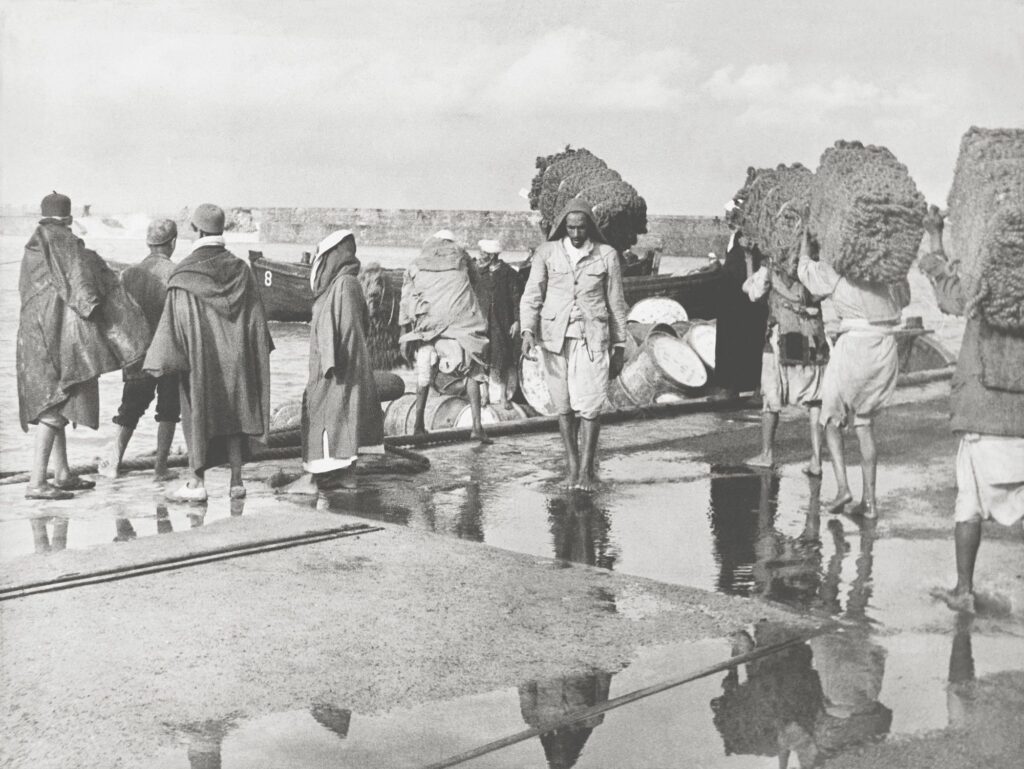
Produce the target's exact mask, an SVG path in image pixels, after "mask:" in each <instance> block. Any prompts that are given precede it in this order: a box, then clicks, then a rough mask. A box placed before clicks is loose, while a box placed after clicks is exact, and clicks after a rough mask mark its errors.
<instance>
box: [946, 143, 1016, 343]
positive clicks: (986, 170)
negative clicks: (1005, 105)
mask: <svg viewBox="0 0 1024 769" xmlns="http://www.w3.org/2000/svg"><path fill="white" fill-rule="evenodd" d="M949 219H950V225H951V233H950V235H951V237H952V246H953V251H954V255H955V256H956V257H957V258H959V259H960V260H961V265H960V271H961V276H962V278H963V281H964V286H963V287H964V289H965V293H966V294H967V296H969V297H972V305H973V306H976V307H978V309H980V310H981V312H982V314H983V315H984V317H985V320H986V321H987V322H988V323H989V324H990V325H992V326H995V327H996V328H999V329H1002V330H1004V331H1010V332H1016V333H1021V332H1024V129H1019V128H1018V129H985V128H971V129H970V130H969V131H968V132H967V133H966V134H964V138H963V140H962V141H961V142H960V156H959V157H958V158H957V161H956V172H955V174H954V176H953V186H952V187H951V188H950V191H949Z"/></svg>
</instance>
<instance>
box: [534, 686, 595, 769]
mask: <svg viewBox="0 0 1024 769" xmlns="http://www.w3.org/2000/svg"><path fill="white" fill-rule="evenodd" d="M611 681H612V674H611V673H602V672H594V673H588V674H583V675H574V676H566V677H565V678H555V679H552V680H548V681H531V682H529V683H527V684H523V685H522V686H520V687H519V710H520V712H521V713H522V714H523V720H524V721H525V722H526V725H527V726H530V727H532V728H534V729H543V728H544V727H545V726H546V725H548V724H551V723H553V722H555V721H559V720H561V719H564V718H566V717H568V716H571V715H572V714H573V713H576V712H578V711H580V710H583V709H585V708H589V707H593V706H594V705H598V704H600V703H602V702H607V701H608V690H609V688H610V687H611ZM603 722H604V715H603V714H601V715H597V716H594V717H593V718H588V719H586V720H583V721H579V722H577V723H575V724H573V725H571V726H566V727H563V728H561V729H555V730H553V731H550V732H545V733H544V734H542V735H541V736H540V742H541V745H543V746H544V756H545V757H546V758H547V761H548V767H549V768H550V769H570V767H573V766H575V765H576V762H577V761H578V760H579V757H580V753H581V752H582V751H583V746H584V745H585V744H586V742H587V739H588V738H589V737H590V733H591V732H592V731H594V729H595V728H596V727H598V726H600V725H601V724H602V723H603Z"/></svg>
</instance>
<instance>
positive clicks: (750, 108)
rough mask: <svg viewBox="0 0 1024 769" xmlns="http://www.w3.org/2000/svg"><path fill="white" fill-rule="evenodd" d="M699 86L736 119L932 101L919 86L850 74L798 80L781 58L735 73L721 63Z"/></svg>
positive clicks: (794, 118)
mask: <svg viewBox="0 0 1024 769" xmlns="http://www.w3.org/2000/svg"><path fill="white" fill-rule="evenodd" d="M702 90H703V91H704V92H705V93H707V94H708V95H709V96H711V98H713V99H715V100H716V101H719V102H723V103H727V104H733V105H735V106H736V107H737V108H739V109H740V110H741V111H740V113H739V115H738V117H737V120H738V121H739V122H740V123H760V124H765V123H768V124H786V123H789V124H792V123H795V122H803V123H818V122H821V121H822V120H823V119H825V118H826V116H828V115H829V114H830V113H834V112H838V111H840V110H849V109H861V110H872V109H875V110H893V109H898V110H903V109H907V108H924V107H926V106H927V105H929V104H931V103H932V102H933V99H932V96H931V94H930V93H929V92H927V91H925V90H922V89H921V88H915V87H912V86H901V87H899V88H897V89H886V88H883V87H882V86H879V85H877V84H876V83H871V82H867V81H864V80H859V79H857V78H855V77H851V76H849V75H840V76H838V77H835V78H832V79H831V80H827V81H815V80H803V81H800V80H797V79H796V78H795V77H794V76H793V73H792V70H791V68H790V66H789V65H788V64H785V63H779V64H752V65H750V66H748V67H747V68H746V69H744V70H743V71H742V72H740V73H739V74H738V75H736V74H734V67H732V66H727V67H723V68H721V69H718V70H716V71H715V72H714V73H713V74H712V75H711V77H710V78H709V79H708V80H707V81H706V82H705V83H704V85H703V86H702Z"/></svg>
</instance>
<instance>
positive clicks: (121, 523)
mask: <svg viewBox="0 0 1024 769" xmlns="http://www.w3.org/2000/svg"><path fill="white" fill-rule="evenodd" d="M157 500H158V498H155V497H153V496H151V497H150V498H149V499H147V500H146V501H139V500H136V501H135V502H134V503H133V504H112V503H111V504H105V507H104V509H102V510H91V511H90V510H81V511H77V510H74V509H70V508H69V509H66V510H62V511H61V512H62V513H64V514H62V515H53V514H49V512H50V511H47V513H48V514H44V515H39V516H37V517H33V518H16V519H7V520H0V562H2V561H7V560H10V559H12V558H17V557H19V556H23V555H28V554H31V553H37V554H45V553H51V552H56V551H58V550H66V549H68V548H71V549H76V550H77V549H82V548H88V547H93V546H96V545H105V544H109V543H111V542H130V541H132V540H134V539H138V538H140V537H150V536H155V535H158V534H170V533H171V532H176V531H179V532H180V531H186V530H188V529H195V528H198V527H200V526H205V525H208V524H210V523H213V522H215V521H220V520H224V519H227V518H233V517H238V516H240V515H243V513H244V514H247V515H252V514H254V513H259V512H265V511H266V510H267V509H269V508H270V507H272V506H273V505H274V500H273V499H271V498H266V499H261V498H260V497H259V496H258V495H252V496H250V497H249V498H248V499H219V498H218V499H211V500H210V501H209V502H208V503H206V504H201V505H197V504H182V503H173V502H164V501H157ZM109 502H110V501H109V500H105V503H109ZM118 513H122V514H121V515H118Z"/></svg>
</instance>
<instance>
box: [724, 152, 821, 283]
mask: <svg viewBox="0 0 1024 769" xmlns="http://www.w3.org/2000/svg"><path fill="white" fill-rule="evenodd" d="M813 179H814V174H813V173H812V172H811V170H810V169H809V168H806V167H805V166H803V165H801V164H800V163H794V164H793V165H791V166H787V165H784V164H780V165H779V166H777V167H776V168H749V169H747V181H746V184H744V185H743V187H742V189H740V191H739V192H737V193H736V195H735V196H734V199H735V200H736V201H737V203H738V207H737V208H736V209H734V213H733V216H732V220H733V221H734V222H735V223H736V224H737V225H738V226H739V228H740V229H741V230H742V231H743V233H744V234H745V235H747V236H748V237H749V238H751V239H752V240H753V241H755V242H756V243H757V247H758V249H759V250H760V251H761V253H763V254H765V255H767V256H769V257H771V258H772V260H773V263H774V264H775V268H776V269H778V270H781V271H783V272H785V273H786V274H788V275H795V274H796V264H797V257H798V256H799V253H800V238H801V236H802V234H803V215H804V211H806V210H807V206H808V204H809V203H810V199H811V182H812V180H813Z"/></svg>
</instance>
